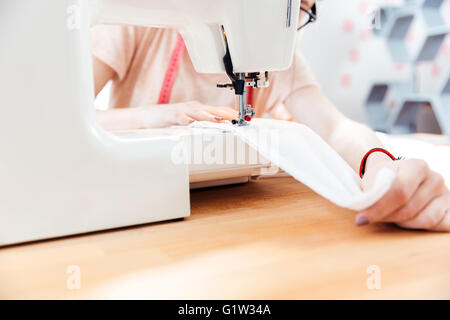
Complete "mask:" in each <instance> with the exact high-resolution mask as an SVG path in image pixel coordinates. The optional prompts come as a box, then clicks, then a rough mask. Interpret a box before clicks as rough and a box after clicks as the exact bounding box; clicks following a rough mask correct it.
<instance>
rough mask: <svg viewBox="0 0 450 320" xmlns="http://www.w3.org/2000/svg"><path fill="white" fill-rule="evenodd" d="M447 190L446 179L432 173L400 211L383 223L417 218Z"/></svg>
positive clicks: (384, 219)
mask: <svg viewBox="0 0 450 320" xmlns="http://www.w3.org/2000/svg"><path fill="white" fill-rule="evenodd" d="M445 190H446V186H445V181H444V178H442V176H441V175H439V174H438V173H436V172H434V171H430V174H429V175H428V176H427V178H426V179H425V181H424V182H423V183H422V184H421V185H420V186H419V187H418V189H417V190H416V192H415V193H414V194H413V196H412V197H411V199H410V200H409V201H408V202H407V203H406V204H405V205H403V206H402V207H401V208H399V209H398V210H396V211H394V212H392V213H391V214H389V215H388V216H386V217H384V218H383V219H382V221H383V222H403V221H408V220H411V219H413V218H414V217H415V216H417V215H418V214H419V213H420V212H421V211H422V210H423V209H424V208H425V207H426V206H427V205H428V204H429V203H430V202H431V201H432V200H434V198H436V197H438V196H440V195H442V194H443V193H444V192H445Z"/></svg>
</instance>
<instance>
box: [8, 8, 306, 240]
mask: <svg viewBox="0 0 450 320" xmlns="http://www.w3.org/2000/svg"><path fill="white" fill-rule="evenodd" d="M299 7H300V0H92V1H90V0H79V1H77V0H39V1H29V0H2V1H1V2H0V48H1V49H0V70H1V72H0V97H1V100H0V109H1V116H0V245H8V244H13V243H19V242H24V241H32V240H39V239H45V238H51V237H57V236H64V235H72V234H77V233H84V232H91V231H96V230H103V229H109V228H116V227H123V226H129V225H136V224H141V223H148V222H154V221H161V220H169V219H175V218H181V217H186V216H189V213H190V208H189V182H190V181H189V179H190V178H189V177H190V176H191V183H206V184H214V181H218V180H221V179H224V178H226V179H237V180H239V179H241V180H242V179H245V178H248V177H249V176H251V175H253V174H257V172H256V171H257V170H259V169H260V168H261V167H263V166H264V165H260V164H258V165H250V166H249V165H243V166H240V167H239V166H238V167H232V166H231V167H230V166H228V167H227V166H226V165H225V166H223V165H219V167H217V166H216V167H215V166H210V167H206V168H209V169H205V167H203V166H201V165H200V166H198V165H194V166H192V165H191V166H189V165H188V164H186V163H177V162H176V161H173V150H174V149H176V148H178V147H179V146H180V144H183V143H184V139H185V138H183V136H180V135H172V134H160V135H157V136H155V135H153V134H140V133H132V134H131V133H130V134H127V133H123V134H119V135H118V134H111V133H108V132H105V131H104V130H102V129H101V128H99V126H98V125H97V122H96V119H95V113H94V107H93V104H94V92H93V79H92V64H91V52H90V34H89V28H90V26H91V25H92V24H94V23H111V24H130V25H142V26H157V27H172V28H176V29H178V30H179V32H180V33H181V35H182V36H183V38H184V40H185V42H186V46H187V49H188V52H189V55H190V57H191V60H192V62H193V64H194V66H195V68H196V70H197V71H198V72H204V73H218V72H226V73H227V74H228V75H229V77H230V80H231V86H230V87H231V88H232V89H233V90H234V91H235V93H236V95H237V97H238V99H237V101H238V106H239V110H240V119H238V120H237V121H236V124H237V125H245V124H246V117H247V119H249V118H248V117H251V116H252V115H253V114H252V113H253V112H252V109H251V108H250V107H248V106H247V105H246V103H245V88H246V86H255V87H259V86H266V85H267V83H266V74H265V72H266V71H274V70H282V69H286V68H288V67H289V66H290V64H291V61H292V58H293V53H294V48H295V38H296V27H297V22H298V15H299ZM259 72H261V73H259ZM260 75H261V76H260ZM204 90H208V88H204ZM230 94H231V93H230ZM266 165H267V164H266ZM217 168H219V169H221V171H220V172H221V174H220V175H215V173H214V172H215V171H214V170H215V169H217ZM227 168H228V169H230V168H232V169H233V170H234V171H233V170H227ZM241 169H242V170H241ZM239 170H241V171H240V172H239V173H236V172H238V171H239ZM255 170H256V171H255ZM227 172H228V173H227ZM237 180H236V181H237Z"/></svg>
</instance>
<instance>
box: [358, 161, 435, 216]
mask: <svg viewBox="0 0 450 320" xmlns="http://www.w3.org/2000/svg"><path fill="white" fill-rule="evenodd" d="M396 165H397V166H398V169H397V176H396V178H395V180H394V182H393V183H392V187H391V188H390V189H389V190H388V192H387V193H386V194H385V195H384V196H383V197H382V198H381V199H380V200H378V201H377V202H376V203H375V204H374V205H372V206H371V207H369V208H368V209H366V210H364V211H363V212H361V213H359V214H358V215H357V216H356V224H358V225H364V224H368V223H372V222H379V221H383V219H384V218H386V217H387V216H388V215H389V214H391V213H393V212H395V211H396V210H398V209H400V208H401V207H403V206H404V205H405V204H407V203H408V202H409V201H410V199H411V197H412V196H413V195H414V194H415V192H416V190H417V189H418V188H419V186H420V185H421V184H422V182H423V181H424V180H425V179H426V178H427V176H428V174H429V172H430V170H429V168H428V165H427V164H426V163H425V162H424V161H421V160H404V161H399V162H398V163H397V164H396Z"/></svg>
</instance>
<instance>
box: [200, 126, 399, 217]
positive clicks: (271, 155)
mask: <svg viewBox="0 0 450 320" xmlns="http://www.w3.org/2000/svg"><path fill="white" fill-rule="evenodd" d="M191 127H194V128H208V129H211V128H216V129H219V130H222V131H223V130H225V131H229V132H232V133H234V134H235V135H237V136H238V137H239V138H240V139H242V140H243V141H244V142H245V143H247V144H248V145H249V146H250V147H252V148H253V149H255V150H257V151H258V152H259V153H260V154H261V155H262V156H263V157H265V158H266V159H268V160H269V161H271V162H272V163H273V164H274V165H276V166H278V167H280V168H281V169H283V170H284V171H286V172H287V173H289V174H290V175H291V176H292V177H294V178H295V179H296V180H298V181H300V182H302V183H303V184H305V185H306V186H308V187H309V188H311V189H312V190H313V191H315V192H316V193H318V194H319V195H321V196H323V197H324V198H326V199H328V200H330V201H331V202H333V203H335V204H336V205H338V206H341V207H344V208H348V209H351V210H356V211H361V210H364V209H366V208H368V207H370V206H371V205H373V204H374V203H375V202H376V201H378V200H379V199H380V198H381V197H382V196H383V195H384V194H385V193H386V191H387V190H389V188H390V186H391V184H392V182H393V180H394V178H395V173H394V172H393V171H391V170H388V169H382V170H380V172H379V173H378V175H377V177H376V182H375V184H374V185H373V187H372V188H371V189H370V190H367V191H362V189H361V180H360V178H359V177H358V175H357V174H356V172H355V171H354V170H353V169H352V168H351V167H350V166H349V165H348V163H347V162H346V161H345V160H344V159H342V157H341V156H340V155H339V154H338V153H337V152H336V151H335V150H334V149H333V148H331V147H330V146H329V145H328V144H327V143H326V142H325V141H324V140H323V139H322V138H321V137H320V136H319V135H317V134H316V133H315V132H314V131H312V130H311V129H310V128H308V127H307V126H305V125H302V124H298V123H295V122H288V121H281V120H274V119H253V120H252V122H251V124H250V125H248V126H241V127H239V126H234V125H232V124H229V123H212V122H203V121H199V122H194V123H192V124H191Z"/></svg>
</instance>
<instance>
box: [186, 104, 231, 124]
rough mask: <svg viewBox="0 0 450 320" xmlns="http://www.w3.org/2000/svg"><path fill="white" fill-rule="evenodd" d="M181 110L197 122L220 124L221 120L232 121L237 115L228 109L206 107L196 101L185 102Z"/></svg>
mask: <svg viewBox="0 0 450 320" xmlns="http://www.w3.org/2000/svg"><path fill="white" fill-rule="evenodd" d="M183 110H184V112H186V114H188V115H189V116H190V117H192V118H193V119H195V120H197V121H213V122H220V121H222V120H233V119H236V118H237V116H238V113H237V112H236V111H235V110H233V109H231V108H229V107H213V106H207V105H204V104H202V103H200V102H197V101H190V102H187V103H186V104H185V107H184V108H183Z"/></svg>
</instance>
